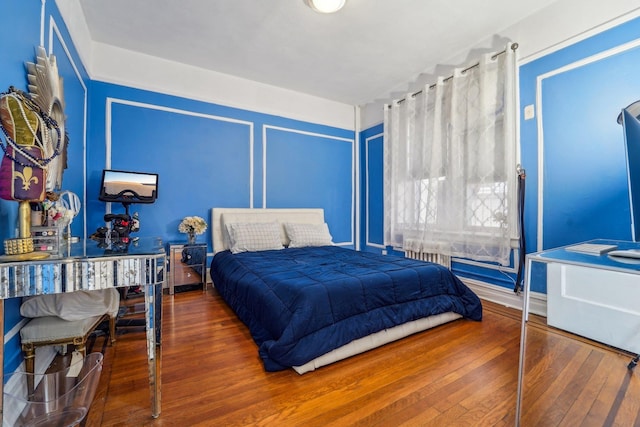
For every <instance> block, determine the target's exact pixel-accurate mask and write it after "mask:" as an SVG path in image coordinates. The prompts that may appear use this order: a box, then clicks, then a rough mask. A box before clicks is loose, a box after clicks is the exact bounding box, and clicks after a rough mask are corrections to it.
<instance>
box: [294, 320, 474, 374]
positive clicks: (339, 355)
mask: <svg viewBox="0 0 640 427" xmlns="http://www.w3.org/2000/svg"><path fill="white" fill-rule="evenodd" d="M461 317H462V316H461V315H459V314H457V313H453V312H448V313H442V314H437V315H435V316H430V317H424V318H422V319H418V320H414V321H411V322H407V323H403V324H402V325H398V326H394V327H393V328H389V329H384V330H382V331H380V332H376V333H374V334H371V335H367V336H366V337H362V338H359V339H357V340H354V341H351V342H350V343H349V344H345V345H343V346H342V347H339V348H336V349H335V350H332V351H330V352H329V353H325V354H323V355H322V356H319V357H316V358H315V359H313V360H311V361H309V362H307V363H305V364H304V365H302V366H294V367H293V369H294V370H295V371H296V372H297V373H299V374H300V375H302V374H304V373H307V372H311V371H314V370H316V369H317V368H319V367H321V366H325V365H328V364H330V363H333V362H337V361H338V360H342V359H346V358H347V357H351V356H354V355H356V354H360V353H364V352H365V351H368V350H371V349H373V348H376V347H380V346H382V345H384V344H387V343H390V342H392V341H396V340H399V339H400V338H404V337H407V336H409V335H412V334H415V333H417V332H421V331H424V330H427V329H430V328H433V327H435V326H438V325H442V324H444V323H448V322H451V321H452V320H456V319H459V318H461Z"/></svg>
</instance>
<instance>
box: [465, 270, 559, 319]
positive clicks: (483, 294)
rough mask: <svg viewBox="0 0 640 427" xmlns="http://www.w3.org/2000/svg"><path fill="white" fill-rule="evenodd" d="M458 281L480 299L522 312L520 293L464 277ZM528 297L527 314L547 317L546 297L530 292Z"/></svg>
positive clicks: (521, 295)
mask: <svg viewBox="0 0 640 427" xmlns="http://www.w3.org/2000/svg"><path fill="white" fill-rule="evenodd" d="M460 280H462V282H463V283H464V284H465V285H467V286H468V287H469V289H471V290H472V291H473V292H475V293H476V295H478V297H480V298H481V299H484V300H487V301H491V302H495V303H496V304H502V305H504V306H506V307H511V308H516V309H518V310H522V302H523V299H524V298H523V293H522V292H521V293H518V294H516V293H515V292H513V290H511V289H507V288H503V287H502V286H497V285H492V284H490V283H486V282H482V281H480V280H475V279H468V278H465V277H460ZM529 295H530V300H529V312H531V313H533V314H537V315H539V316H543V317H547V295H546V294H542V293H539V292H530V293H529Z"/></svg>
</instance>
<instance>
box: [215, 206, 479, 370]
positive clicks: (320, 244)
mask: <svg viewBox="0 0 640 427" xmlns="http://www.w3.org/2000/svg"><path fill="white" fill-rule="evenodd" d="M211 219H212V221H211V223H212V227H211V230H212V238H213V248H214V257H213V260H212V262H211V270H210V271H211V278H212V280H213V283H214V286H215V288H216V290H217V291H218V293H219V294H220V295H221V297H222V298H223V300H224V301H225V302H226V303H227V304H228V305H229V306H230V307H231V308H232V309H233V311H234V312H235V313H236V314H237V315H238V317H239V318H240V320H242V322H243V323H245V324H246V325H247V327H248V328H249V331H250V332H251V335H252V337H253V339H254V341H255V342H256V344H257V345H258V353H259V355H260V358H261V359H262V361H263V363H264V367H265V370H267V371H278V370H282V369H287V368H290V367H291V368H293V369H294V370H295V371H296V372H298V373H299V374H303V373H306V372H309V371H313V370H315V369H317V368H319V367H321V366H324V365H327V364H329V363H333V362H336V361H338V360H342V359H345V358H347V357H350V356H352V355H355V354H358V353H362V352H364V351H367V350H369V349H372V348H375V347H379V346H381V345H383V344H386V343H388V342H391V341H394V340H397V339H400V338H403V337H405V336H408V335H411V334H414V333H417V332H420V331H423V330H426V329H429V328H432V327H434V326H437V325H441V324H443V323H447V322H450V321H453V320H456V319H459V318H461V317H464V318H468V319H472V320H477V321H479V320H481V319H482V304H481V302H480V299H479V298H478V297H477V296H476V295H475V294H474V293H473V292H472V291H471V290H470V289H469V288H467V287H466V286H465V285H464V284H463V283H462V282H461V281H460V280H459V279H458V278H457V277H456V276H455V275H453V273H451V271H450V270H448V269H447V268H446V267H443V266H441V265H438V264H433V263H427V262H423V261H417V260H411V259H407V258H402V257H394V256H383V255H377V254H373V253H368V252H358V251H353V250H351V249H347V248H342V247H339V246H336V245H333V244H331V236H330V234H329V230H328V227H327V226H326V224H325V222H324V211H323V210H322V209H228V208H213V209H212V218H211ZM305 233H306V234H305ZM258 234H259V235H260V238H259V239H258V240H259V241H256V242H253V243H246V242H247V236H249V237H251V238H253V237H255V236H256V235H258ZM267 235H268V236H269V237H268V238H267V237H265V236H267ZM239 242H240V243H243V242H244V243H243V244H244V246H243V244H239Z"/></svg>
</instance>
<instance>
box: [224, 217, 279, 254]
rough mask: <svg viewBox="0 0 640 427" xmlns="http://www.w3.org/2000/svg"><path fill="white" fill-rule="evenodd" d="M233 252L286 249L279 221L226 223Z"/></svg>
mask: <svg viewBox="0 0 640 427" xmlns="http://www.w3.org/2000/svg"><path fill="white" fill-rule="evenodd" d="M226 227H227V231H228V232H229V249H230V250H231V253H233V254H238V253H240V252H254V251H268V250H271V249H284V246H282V240H281V239H280V224H278V223H277V222H255V223H253V222H236V223H230V224H226Z"/></svg>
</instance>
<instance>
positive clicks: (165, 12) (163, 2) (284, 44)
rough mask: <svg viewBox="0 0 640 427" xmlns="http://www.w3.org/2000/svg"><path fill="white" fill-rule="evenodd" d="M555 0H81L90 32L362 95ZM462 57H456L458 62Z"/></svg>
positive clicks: (349, 96) (135, 46) (143, 48)
mask: <svg viewBox="0 0 640 427" xmlns="http://www.w3.org/2000/svg"><path fill="white" fill-rule="evenodd" d="M554 1H555V0H538V1H523V0H484V1H478V0H456V1H455V2H453V1H451V0H347V4H346V6H345V7H344V9H342V10H341V11H340V12H338V13H336V14H331V15H325V14H319V13H317V12H314V11H313V10H311V9H310V8H308V7H307V6H306V5H305V4H304V2H303V0H181V1H175V0H108V1H105V0H81V1H80V3H81V6H82V10H83V13H84V16H85V19H86V23H87V26H88V28H89V32H90V34H91V38H92V40H93V41H94V42H100V43H105V44H108V45H113V46H116V47H120V48H124V49H127V50H131V51H135V52H141V53H145V54H148V55H152V56H157V57H161V58H164V59H168V60H172V61H176V62H180V63H185V64H189V65H193V66H197V67H201V68H204V69H209V70H213V71H216V72H219V73H225V74H230V75H234V76H237V77H241V78H245V79H249V80H254V81H257V82H261V83H265V84H269V85H273V86H277V87H282V88H286V89H291V90H295V91H298V92H302V93H306V94H310V95H314V96H318V97H322V98H326V99H330V100H333V101H338V102H342V103H345V104H349V105H361V104H364V103H367V102H370V101H372V100H375V99H379V98H384V97H386V96H388V95H389V94H390V93H392V92H393V91H397V90H399V89H402V88H403V87H405V88H406V87H407V85H408V84H409V83H411V82H412V81H413V80H414V79H416V78H417V77H418V76H419V75H420V74H421V73H423V72H424V71H425V70H429V69H433V68H434V67H436V66H437V65H438V64H443V63H445V62H446V61H447V60H450V59H451V58H454V57H456V56H460V55H464V54H466V53H467V52H469V50H470V49H471V48H472V47H474V46H477V44H478V43H479V42H480V41H483V40H491V38H492V37H495V36H496V34H498V32H499V31H500V30H503V29H505V28H507V27H509V26H511V25H513V24H515V23H517V22H518V21H520V20H522V19H523V18H525V17H527V16H529V15H531V14H533V13H534V12H536V11H537V10H539V9H541V8H543V7H546V6H548V5H549V4H550V3H553V2H554ZM455 65H460V64H455Z"/></svg>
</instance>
